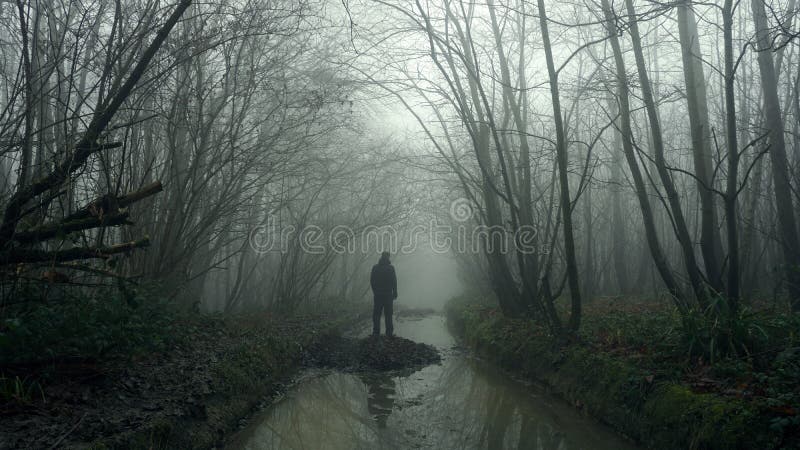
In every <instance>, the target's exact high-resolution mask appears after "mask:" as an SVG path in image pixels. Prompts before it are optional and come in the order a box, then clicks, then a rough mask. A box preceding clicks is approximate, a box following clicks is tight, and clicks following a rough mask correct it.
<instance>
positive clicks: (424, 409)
mask: <svg viewBox="0 0 800 450" xmlns="http://www.w3.org/2000/svg"><path fill="white" fill-rule="evenodd" d="M395 328H396V330H395V331H396V334H397V335H399V336H403V337H405V338H408V339H412V340H414V341H417V342H423V343H427V344H430V345H433V346H436V347H437V348H438V349H439V350H440V353H441V355H442V361H441V363H440V364H436V365H430V366H427V367H425V368H422V369H420V370H418V371H416V372H413V373H410V374H409V373H407V372H406V373H379V372H373V373H366V374H364V373H361V374H354V373H343V372H337V371H309V372H308V373H306V374H305V375H304V377H303V379H302V380H301V381H300V382H299V383H298V384H297V385H296V386H295V387H294V388H293V389H291V390H290V391H289V392H287V394H286V396H285V397H284V398H283V399H282V400H281V401H279V402H277V403H276V404H274V405H272V406H271V407H269V408H268V409H266V410H264V411H263V412H261V413H259V414H258V415H257V416H255V417H254V418H253V419H252V420H251V421H250V422H249V423H250V424H249V425H248V426H247V427H246V428H245V429H243V430H242V431H241V432H239V433H237V434H236V435H235V436H233V437H232V439H231V440H230V441H229V444H228V446H227V447H226V448H230V449H315V450H325V449H347V450H350V449H407V448H411V449H413V448H435V449H483V448H487V449H504V448H514V449H598V450H600V449H627V448H633V447H632V446H631V444H629V443H628V442H627V441H625V440H623V439H622V438H620V437H619V436H617V435H615V434H613V433H612V432H611V431H610V430H608V429H607V428H605V427H603V426H600V425H598V424H597V423H595V422H594V421H592V420H590V419H588V418H586V417H583V416H582V415H581V413H580V412H579V411H577V410H575V409H574V408H572V407H571V406H570V405H567V404H565V403H564V402H562V401H561V400H559V399H555V398H553V397H550V396H548V395H547V394H545V393H544V392H541V391H540V390H537V389H536V388H535V387H532V386H525V385H523V384H521V383H519V382H517V381H515V380H513V379H511V378H510V377H508V376H507V375H506V374H504V373H502V372H500V371H499V370H497V369H495V368H493V367H491V366H490V365H489V364H488V363H485V362H483V361H480V360H476V359H474V358H471V357H470V356H469V354H468V353H467V352H466V351H464V350H462V349H460V348H458V347H457V346H456V343H455V341H454V339H453V337H452V336H451V335H450V333H449V332H448V331H447V328H446V326H445V320H444V317H442V316H438V315H433V316H427V317H424V318H419V319H401V320H398V323H397V324H396V325H395Z"/></svg>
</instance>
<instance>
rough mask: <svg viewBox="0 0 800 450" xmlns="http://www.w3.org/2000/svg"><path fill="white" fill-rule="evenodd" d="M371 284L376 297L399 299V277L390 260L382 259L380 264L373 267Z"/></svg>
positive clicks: (370, 278)
mask: <svg viewBox="0 0 800 450" xmlns="http://www.w3.org/2000/svg"><path fill="white" fill-rule="evenodd" d="M369 284H370V285H371V286H372V293H373V294H374V295H375V297H382V298H387V297H388V298H391V299H395V298H397V276H396V275H395V273H394V266H393V265H392V263H390V262H389V260H388V259H381V260H380V261H378V264H375V265H374V266H372V275H370V277H369Z"/></svg>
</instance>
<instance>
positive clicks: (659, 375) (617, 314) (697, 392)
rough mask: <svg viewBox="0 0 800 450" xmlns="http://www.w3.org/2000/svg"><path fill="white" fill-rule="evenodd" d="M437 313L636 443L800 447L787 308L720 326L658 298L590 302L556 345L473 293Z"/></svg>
mask: <svg viewBox="0 0 800 450" xmlns="http://www.w3.org/2000/svg"><path fill="white" fill-rule="evenodd" d="M447 316H448V321H449V323H450V324H451V326H452V328H453V329H454V331H455V332H456V334H457V335H458V336H459V337H460V338H462V339H464V340H465V341H466V342H467V344H468V345H470V346H471V347H473V348H475V349H476V350H477V351H478V353H479V354H481V355H482V356H484V357H485V358H487V359H489V360H491V361H493V362H495V363H498V364H499V365H500V366H502V367H503V368H505V369H507V370H509V371H510V372H512V373H513V374H515V375H517V376H519V377H522V378H525V379H528V380H532V381H536V382H539V383H543V384H545V385H546V386H548V387H550V388H551V389H552V390H553V392H554V393H555V394H557V395H560V396H562V397H564V398H565V399H566V400H568V401H569V402H570V403H572V404H573V405H575V406H576V407H578V408H580V409H583V410H584V411H586V412H587V413H588V414H590V415H592V416H594V417H596V418H597V419H599V420H601V421H603V422H605V423H607V424H609V425H611V426H612V427H614V428H615V429H617V431H619V432H621V433H623V434H625V435H627V436H629V437H631V438H632V439H634V440H636V441H637V442H639V443H641V444H643V445H645V446H646V447H650V448H800V335H799V334H798V330H800V317H798V315H792V314H788V313H787V312H785V311H776V310H772V309H769V308H763V307H762V308H758V309H757V310H747V311H745V312H744V313H743V314H741V315H740V316H739V317H737V319H736V320H735V321H734V322H735V323H734V324H733V325H731V328H730V329H723V330H720V329H719V328H720V327H721V325H720V324H718V323H713V322H712V323H705V322H703V321H698V320H696V319H692V318H689V319H687V320H680V318H679V316H678V315H677V314H676V313H675V311H674V310H673V309H672V308H671V306H670V305H668V304H662V303H657V302H653V301H642V300H633V299H614V298H606V299H596V300H594V301H592V302H589V303H588V304H587V305H586V306H585V309H584V324H583V326H582V328H581V333H580V335H579V337H578V339H576V340H574V341H573V342H571V343H569V344H567V345H562V344H561V343H559V342H558V341H557V340H556V339H554V338H553V337H552V336H550V335H549V333H548V331H547V329H545V328H544V327H542V326H541V325H540V324H538V323H536V322H535V321H532V320H512V319H508V318H505V317H503V316H502V314H501V313H500V312H499V311H498V310H497V308H496V307H492V306H489V305H486V304H481V303H480V302H477V301H474V300H469V299H460V300H456V301H452V302H451V303H450V304H449V305H448V307H447ZM725 345H728V346H729V348H734V347H735V349H736V350H735V351H733V352H731V351H728V352H725V353H724V354H723V352H721V351H720V350H721V349H722V347H723V346H725Z"/></svg>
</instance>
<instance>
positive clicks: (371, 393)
mask: <svg viewBox="0 0 800 450" xmlns="http://www.w3.org/2000/svg"><path fill="white" fill-rule="evenodd" d="M359 378H361V381H363V382H364V384H365V385H366V386H367V410H368V411H369V413H370V415H372V417H373V418H374V419H375V422H377V423H378V428H386V420H387V419H388V418H389V415H390V414H391V413H392V408H393V407H394V401H395V393H396V385H395V382H394V380H393V379H392V377H390V376H389V375H386V374H365V375H361V376H359Z"/></svg>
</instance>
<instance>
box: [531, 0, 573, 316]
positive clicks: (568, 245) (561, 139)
mask: <svg viewBox="0 0 800 450" xmlns="http://www.w3.org/2000/svg"><path fill="white" fill-rule="evenodd" d="M538 5H539V22H540V24H541V27H542V43H543V45H544V54H545V59H546V62H547V73H548V76H549V78H550V97H551V99H552V102H553V120H554V121H555V126H556V157H557V158H558V182H559V190H560V199H561V220H562V221H563V226H564V251H565V253H566V255H565V256H566V265H567V279H568V281H569V290H570V296H571V299H572V306H571V314H570V318H569V329H570V330H571V331H572V332H577V331H578V328H579V327H580V323H581V292H580V279H579V277H578V263H577V258H576V256H575V238H574V236H573V230H572V201H571V199H570V195H569V178H568V170H567V162H568V157H567V141H566V136H565V135H564V123H563V119H562V118H561V102H560V99H559V93H558V74H557V73H556V69H555V64H554V63H553V50H552V48H551V47H550V34H549V31H548V24H547V12H546V11H545V6H544V0H538Z"/></svg>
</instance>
